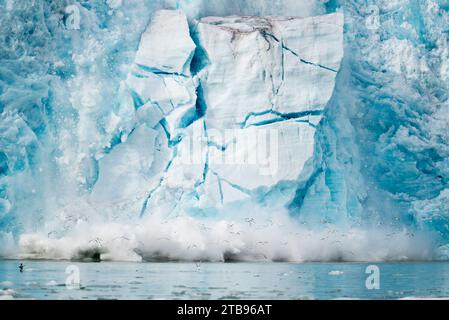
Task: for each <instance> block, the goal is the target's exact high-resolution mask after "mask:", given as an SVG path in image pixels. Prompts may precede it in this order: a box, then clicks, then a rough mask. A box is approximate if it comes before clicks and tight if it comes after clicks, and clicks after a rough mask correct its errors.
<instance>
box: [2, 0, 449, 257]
mask: <svg viewBox="0 0 449 320" xmlns="http://www.w3.org/2000/svg"><path fill="white" fill-rule="evenodd" d="M38 2H39V1H37V2H36V3H32V4H26V3H23V4H18V3H16V2H14V3H15V5H13V6H11V5H8V6H7V7H8V8H6V6H5V8H4V9H5V10H4V12H5V13H4V15H3V16H2V20H1V23H2V28H1V29H0V30H1V31H0V32H1V34H2V37H0V39H4V40H1V41H3V42H2V46H1V47H2V48H5V49H4V52H3V51H2V55H1V57H2V58H1V59H4V60H5V63H2V64H1V65H2V67H1V68H0V76H1V78H0V80H1V87H0V89H1V90H0V112H1V113H0V244H1V245H0V255H2V256H7V257H21V258H50V259H75V260H77V259H78V260H84V259H88V260H89V259H91V260H92V259H94V258H95V259H96V260H97V259H100V260H127V261H147V260H161V259H162V260H187V261H236V260H237V261H242V260H243V261H267V260H268V261H307V260H313V261H323V260H356V261H357V260H363V261H371V260H376V261H378V260H397V259H446V258H447V257H448V256H449V255H448V252H449V250H448V243H449V233H448V232H447V228H446V227H445V226H446V225H447V222H448V214H447V212H448V206H447V203H448V201H447V200H448V199H449V191H448V190H449V165H448V162H447V159H448V156H449V146H448V143H447V141H449V136H448V132H447V127H448V126H447V124H448V119H447V110H448V99H447V94H446V92H448V80H447V79H448V67H447V61H448V56H447V52H448V44H447V37H446V36H445V35H446V34H445V29H444V28H445V26H446V25H447V21H448V13H447V6H446V5H445V4H444V3H443V2H444V1H432V0H429V1H422V2H420V3H419V4H416V1H408V0H401V1H395V2H394V3H386V2H385V1H362V0H360V1H313V0H307V1H277V2H276V3H270V4H268V2H266V1H265V2H264V1H262V2H253V1H246V2H245V1H231V2H229V1H219V0H215V1H200V0H198V1H143V0H138V1H133V2H132V3H129V2H126V1H112V2H104V3H103V2H101V3H95V4H87V3H85V2H79V3H78V2H76V1H75V2H74V3H73V4H72V5H71V6H70V8H69V9H70V10H65V9H66V8H64V7H60V6H61V5H60V4H58V3H57V2H54V1H41V2H39V4H38ZM108 3H109V4H108ZM373 3H374V4H375V6H376V7H377V8H378V9H379V10H374V11H373V10H371V11H367V10H366V8H372V6H371V5H372V4H373ZM373 12H374V13H373ZM74 14H76V15H77V17H76V19H75V17H73V15H74ZM236 14H239V15H236ZM373 14H377V15H381V14H382V15H383V16H382V17H380V16H379V17H373V16H372V15H373ZM292 15H293V16H292ZM24 16H30V17H33V21H35V22H36V23H35V25H33V32H31V31H30V30H28V28H29V26H28V24H27V21H26V19H24V18H23V17H24ZM416 17H420V18H419V19H418V18H416ZM73 21H76V26H77V27H76V28H73V23H72V22H73ZM367 21H368V22H367ZM370 21H376V23H370ZM13 22H14V23H13ZM377 22H378V23H377ZM78 25H79V26H78ZM11 35H12V36H11ZM13 38H14V39H17V41H9V40H8V41H7V39H13ZM5 39H6V40H5ZM168 39H169V40H168ZM68 52H70V54H68ZM3 57H4V58H3ZM2 62H3V60H2ZM391 243H395V246H394V247H393V246H391ZM323 248H325V249H326V250H324V249H323Z"/></svg>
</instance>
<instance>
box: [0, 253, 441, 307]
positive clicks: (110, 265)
mask: <svg viewBox="0 0 449 320" xmlns="http://www.w3.org/2000/svg"><path fill="white" fill-rule="evenodd" d="M18 264H19V262H18V261H0V299H341V298H351V299H399V298H410V297H412V298H413V297H420V298H445V297H449V263H446V262H433V263H381V264H376V265H377V266H378V267H379V270H380V289H379V290H368V289H367V288H366V285H365V282H366V279H367V277H368V276H369V275H368V274H366V273H365V271H366V268H367V266H368V265H369V264H365V263H306V264H293V263H202V264H196V263H119V262H101V263H73V262H68V261H65V262H56V261H25V262H24V265H25V268H24V272H23V273H20V272H19V269H18ZM73 266H75V268H73ZM68 267H69V268H68ZM67 268H68V269H67ZM73 270H75V273H72V274H70V272H73ZM76 270H79V278H80V286H78V287H75V288H68V287H67V286H66V280H67V277H70V276H75V277H76ZM66 271H67V272H69V273H66Z"/></svg>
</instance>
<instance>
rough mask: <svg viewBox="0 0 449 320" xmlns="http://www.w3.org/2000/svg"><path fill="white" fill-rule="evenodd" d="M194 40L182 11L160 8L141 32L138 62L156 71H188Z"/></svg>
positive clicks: (141, 65)
mask: <svg viewBox="0 0 449 320" xmlns="http://www.w3.org/2000/svg"><path fill="white" fill-rule="evenodd" d="M194 50H195V44H194V43H193V41H192V39H191V38H190V36H189V27H188V24H187V17H186V16H185V14H184V13H183V12H182V11H172V10H160V11H157V12H156V13H155V14H154V16H153V18H152V21H151V23H150V24H149V25H148V28H147V29H146V30H145V32H144V33H143V34H142V38H141V40H140V45H139V49H138V50H137V53H136V58H135V63H136V64H137V65H138V66H139V67H141V68H143V69H146V70H150V71H153V72H155V73H164V72H165V73H177V74H181V75H183V74H186V73H188V72H189V66H190V60H191V59H192V56H193V52H194Z"/></svg>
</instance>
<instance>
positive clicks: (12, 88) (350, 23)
mask: <svg viewBox="0 0 449 320" xmlns="http://www.w3.org/2000/svg"><path fill="white" fill-rule="evenodd" d="M73 6H76V8H77V9H76V10H77V11H78V12H79V14H80V20H79V27H77V25H76V24H77V23H78V22H77V21H76V20H75V21H74V20H73ZM68 7H69V10H67V8H68ZM70 8H72V11H70ZM160 8H171V9H181V10H184V11H185V12H186V13H187V15H188V16H189V18H191V19H194V18H198V17H202V16H210V15H232V14H235V15H294V16H312V15H318V14H323V13H325V12H328V13H330V12H335V11H337V10H338V11H342V12H344V15H345V57H344V61H343V65H342V68H341V70H340V71H339V73H338V76H337V81H336V88H335V91H334V94H333V97H332V99H331V101H330V103H329V105H328V106H327V108H326V111H325V115H324V118H323V120H322V121H321V123H320V124H319V126H318V129H317V134H316V137H315V146H316V148H315V155H314V158H313V161H312V162H311V163H309V166H308V167H307V168H306V170H305V171H304V172H303V173H302V175H301V176H300V177H299V178H298V182H297V183H296V184H295V185H294V186H289V188H293V189H294V191H295V196H294V199H292V200H290V201H289V202H288V203H287V205H286V206H287V207H288V210H289V212H290V214H291V216H293V217H295V219H297V220H298V221H300V222H301V223H302V224H304V225H306V226H308V227H309V228H310V229H315V228H316V229H319V228H322V227H323V226H327V225H335V226H339V227H341V228H351V227H357V228H362V229H378V228H387V229H391V230H393V231H395V230H396V231H397V230H403V229H404V228H406V229H407V230H409V231H410V235H411V236H413V233H414V232H417V231H420V230H425V231H427V232H429V237H432V240H433V241H434V242H435V244H436V246H437V247H440V246H444V245H446V244H447V241H448V237H449V230H448V222H449V221H448V220H449V205H448V203H449V142H448V141H449V129H448V128H449V125H448V124H449V117H448V114H449V113H448V111H449V102H448V98H449V97H448V92H449V91H448V86H449V45H448V36H449V34H448V32H449V29H448V28H449V2H448V1H447V0H439V1H436V0H422V1H420V0H396V1H380V0H379V1H375V0H373V1H364V0H347V1H339V0H330V1H286V0H285V1H282V0H278V1H231V0H230V1H225V0H222V1H218V0H217V1H195V0H191V1H188V0H185V1H174V0H173V1H150V0H149V1H140V0H139V1H137V0H136V1H74V2H72V1H56V0H54V1H52V0H46V1H44V0H40V1H39V0H33V1H18V0H15V1H14V0H0V12H1V14H0V61H1V63H0V112H1V115H0V231H1V232H2V233H3V234H13V235H14V236H16V237H18V236H19V235H20V234H21V233H23V232H34V231H37V230H39V229H41V228H44V226H47V225H48V224H50V225H51V224H52V223H55V222H53V220H54V217H56V216H58V215H59V214H62V212H63V213H64V214H66V213H67V212H70V206H69V205H68V203H73V202H74V203H76V201H77V200H76V199H82V198H83V197H85V196H86V195H88V194H90V192H91V190H92V188H93V187H94V186H95V184H96V183H97V180H98V176H99V172H98V159H97V158H96V157H95V155H96V154H98V153H104V154H107V153H109V152H111V150H113V149H114V147H115V146H117V145H119V144H120V143H121V142H122V141H123V140H124V138H123V137H126V136H128V135H129V134H130V133H131V132H132V131H133V129H134V127H133V123H132V120H131V114H130V113H129V112H130V111H129V110H127V109H124V108H123V104H122V103H121V101H120V97H121V96H120V95H119V94H117V93H118V92H120V90H121V88H120V81H121V80H124V79H126V76H127V74H128V73H129V65H130V64H131V63H132V62H133V60H134V54H135V52H136V50H137V47H138V44H139V39H140V35H141V34H142V32H143V31H144V30H145V28H146V26H147V24H148V21H149V18H150V16H151V14H152V13H153V12H154V11H155V10H157V9H160ZM86 101H87V102H89V101H93V103H92V108H90V109H89V110H85V109H81V108H80V106H81V105H85V104H86ZM88 104H89V103H88ZM112 112H114V113H115V114H117V115H120V116H121V118H122V119H127V117H128V115H129V117H128V118H129V119H130V120H129V121H123V123H121V125H120V126H119V128H114V130H109V127H110V123H111V121H113V119H111V113H112ZM92 119H95V121H92ZM79 154H84V155H87V156H85V157H84V158H83V159H87V160H83V162H82V164H81V165H80V167H78V168H77V170H76V171H74V170H73V168H72V167H71V165H70V159H72V158H76V155H79ZM279 188H280V189H281V188H282V186H280V187H279ZM273 194H274V195H276V194H277V191H276V190H274V191H273V192H272V193H269V194H267V196H270V195H271V196H273ZM262 200H263V199H262ZM50 213H51V214H50ZM68 216H69V217H70V214H68ZM115 218H117V217H115V216H113V215H112V216H109V215H108V216H105V217H104V219H105V220H113V219H115ZM120 219H124V220H126V219H127V217H126V216H125V217H123V216H121V217H120ZM67 220H69V221H70V218H69V219H67ZM58 221H59V220H58ZM70 225H71V224H70V223H67V224H63V225H59V226H58V227H57V228H56V229H58V230H60V233H61V235H62V234H63V233H64V231H66V230H67V229H69V228H70Z"/></svg>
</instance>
